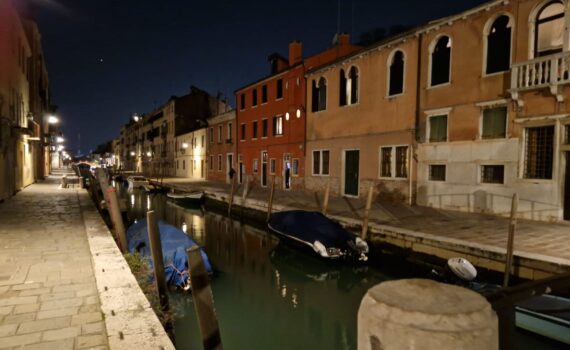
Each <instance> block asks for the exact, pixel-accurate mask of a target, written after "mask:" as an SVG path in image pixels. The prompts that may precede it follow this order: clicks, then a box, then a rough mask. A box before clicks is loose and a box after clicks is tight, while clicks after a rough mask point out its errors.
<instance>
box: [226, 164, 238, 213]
mask: <svg viewBox="0 0 570 350" xmlns="http://www.w3.org/2000/svg"><path fill="white" fill-rule="evenodd" d="M236 178H237V175H236V174H234V176H233V177H232V187H231V190H230V203H229V204H228V216H229V217H231V215H232V205H233V203H234V192H235V188H236Z"/></svg>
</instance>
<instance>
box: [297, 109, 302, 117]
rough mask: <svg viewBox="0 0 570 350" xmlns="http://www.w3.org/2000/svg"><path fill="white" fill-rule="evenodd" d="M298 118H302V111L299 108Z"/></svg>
mask: <svg viewBox="0 0 570 350" xmlns="http://www.w3.org/2000/svg"><path fill="white" fill-rule="evenodd" d="M297 118H301V110H300V109H298V108H297Z"/></svg>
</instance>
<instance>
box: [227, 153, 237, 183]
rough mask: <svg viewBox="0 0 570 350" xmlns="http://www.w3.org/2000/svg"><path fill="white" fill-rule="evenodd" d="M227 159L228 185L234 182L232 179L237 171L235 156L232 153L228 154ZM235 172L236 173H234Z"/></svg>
mask: <svg viewBox="0 0 570 350" xmlns="http://www.w3.org/2000/svg"><path fill="white" fill-rule="evenodd" d="M226 157H227V165H226V169H227V171H228V172H227V173H226V182H227V183H231V182H232V177H233V175H234V172H235V170H234V169H233V168H234V155H233V154H232V153H228V154H227V155H226ZM232 170H234V171H232Z"/></svg>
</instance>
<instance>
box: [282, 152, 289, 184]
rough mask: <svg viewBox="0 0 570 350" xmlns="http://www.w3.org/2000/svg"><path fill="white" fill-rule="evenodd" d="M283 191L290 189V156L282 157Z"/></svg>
mask: <svg viewBox="0 0 570 350" xmlns="http://www.w3.org/2000/svg"><path fill="white" fill-rule="evenodd" d="M283 189H285V190H290V189H291V155H290V154H289V153H286V154H284V155H283Z"/></svg>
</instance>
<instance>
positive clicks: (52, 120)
mask: <svg viewBox="0 0 570 350" xmlns="http://www.w3.org/2000/svg"><path fill="white" fill-rule="evenodd" d="M47 122H48V124H57V123H59V118H58V117H56V116H54V115H48V117H47Z"/></svg>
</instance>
